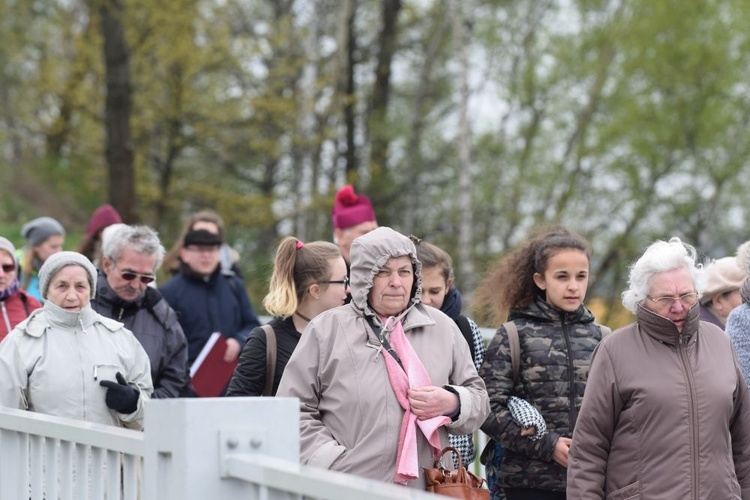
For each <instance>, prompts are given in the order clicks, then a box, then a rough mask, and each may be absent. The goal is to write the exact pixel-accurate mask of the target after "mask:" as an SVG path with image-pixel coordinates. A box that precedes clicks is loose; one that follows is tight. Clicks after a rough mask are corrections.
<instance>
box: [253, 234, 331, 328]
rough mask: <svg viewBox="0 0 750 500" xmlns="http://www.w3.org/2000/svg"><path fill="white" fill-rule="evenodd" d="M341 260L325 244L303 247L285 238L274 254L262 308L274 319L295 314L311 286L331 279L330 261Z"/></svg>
mask: <svg viewBox="0 0 750 500" xmlns="http://www.w3.org/2000/svg"><path fill="white" fill-rule="evenodd" d="M337 257H342V254H341V250H340V249H339V247H337V246H336V245H334V244H333V243H330V242H328V241H313V242H311V243H302V242H301V241H300V240H298V239H297V238H295V237H293V236H287V237H286V238H284V239H283V240H282V241H281V243H279V248H278V249H277V250H276V257H275V258H274V262H273V274H272V275H271V282H270V284H269V287H268V294H267V295H266V296H265V298H264V299H263V307H265V308H266V311H268V312H269V313H271V314H272V315H274V316H279V317H282V318H287V317H289V316H291V315H292V314H294V311H296V310H297V308H298V307H299V305H300V303H301V302H302V298H303V297H304V294H305V293H306V292H307V289H308V287H309V286H310V285H312V284H314V283H321V282H323V281H326V280H328V279H330V269H331V260H333V259H335V258H337Z"/></svg>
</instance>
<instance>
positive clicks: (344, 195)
mask: <svg viewBox="0 0 750 500" xmlns="http://www.w3.org/2000/svg"><path fill="white" fill-rule="evenodd" d="M331 222H333V241H334V243H336V244H337V245H338V246H339V248H340V249H341V253H342V254H343V255H344V260H345V261H346V265H347V267H348V266H349V263H350V260H349V249H350V248H351V246H352V241H354V238H357V237H358V236H362V235H363V234H367V233H369V232H370V231H372V230H373V229H376V228H377V227H378V221H377V219H376V218H375V210H373V208H372V203H371V202H370V198H368V197H367V196H365V195H363V194H359V195H358V194H356V193H355V192H354V186H352V185H350V184H347V185H346V186H344V187H342V188H341V189H339V190H338V192H337V193H336V198H335V200H334V203H333V209H332V210H331Z"/></svg>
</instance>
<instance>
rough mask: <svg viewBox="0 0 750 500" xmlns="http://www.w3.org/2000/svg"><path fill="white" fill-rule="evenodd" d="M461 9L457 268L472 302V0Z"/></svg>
mask: <svg viewBox="0 0 750 500" xmlns="http://www.w3.org/2000/svg"><path fill="white" fill-rule="evenodd" d="M456 6H457V9H458V12H457V15H455V16H454V20H455V21H454V23H455V24H454V29H455V33H456V35H457V36H456V37H455V40H456V42H457V43H458V45H459V53H460V57H459V60H460V65H461V69H460V72H459V75H460V97H459V107H458V161H459V166H458V207H459V208H458V210H459V218H460V221H461V222H460V224H459V232H458V242H459V244H458V266H457V267H458V269H459V271H460V273H459V276H460V277H461V286H462V288H463V292H464V296H465V297H466V301H467V302H469V301H470V298H471V293H472V292H473V290H474V282H475V277H474V260H473V258H474V256H473V251H472V250H473V243H472V242H473V241H474V218H473V212H472V210H473V207H472V203H471V193H472V172H471V170H472V168H471V125H470V123H469V118H468V114H469V97H470V92H471V90H470V88H469V72H470V67H469V59H470V52H471V47H470V45H471V38H472V24H473V19H472V17H471V12H472V6H471V3H470V1H469V0H465V1H464V2H461V3H460V4H456Z"/></svg>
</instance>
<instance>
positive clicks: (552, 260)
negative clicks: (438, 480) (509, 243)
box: [477, 227, 602, 500]
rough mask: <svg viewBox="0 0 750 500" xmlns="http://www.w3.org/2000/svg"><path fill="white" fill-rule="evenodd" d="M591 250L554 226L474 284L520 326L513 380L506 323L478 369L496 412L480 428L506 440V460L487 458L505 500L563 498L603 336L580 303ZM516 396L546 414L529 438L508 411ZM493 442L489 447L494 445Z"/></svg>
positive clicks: (485, 300) (497, 313)
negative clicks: (537, 434)
mask: <svg viewBox="0 0 750 500" xmlns="http://www.w3.org/2000/svg"><path fill="white" fill-rule="evenodd" d="M589 261H590V249H589V245H588V243H587V242H586V241H585V240H584V239H583V238H581V237H580V236H578V235H576V234H574V233H572V232H570V231H568V230H567V229H565V228H562V227H553V228H550V229H547V230H544V231H543V232H541V233H539V234H538V235H536V236H534V237H532V238H531V239H529V240H528V241H526V242H525V243H523V244H522V245H521V246H519V247H518V248H516V249H515V250H514V251H512V252H511V253H510V254H509V255H507V256H506V257H505V258H503V259H502V260H501V261H500V262H499V264H498V265H497V266H496V267H495V268H494V269H493V270H492V271H491V272H490V274H489V275H488V276H487V278H486V279H485V280H484V281H483V282H482V284H481V285H480V287H479V289H478V291H477V300H478V301H479V303H480V305H482V306H484V307H485V308H489V309H491V310H492V312H493V313H494V314H493V315H494V317H495V318H496V319H497V320H500V319H501V318H502V317H503V316H504V315H505V313H506V312H507V313H508V320H509V321H512V322H513V323H514V324H515V326H516V329H517V330H518V336H519V340H520V354H521V356H520V361H521V363H520V367H519V372H518V378H517V380H515V382H514V376H513V368H512V362H511V359H512V358H511V354H510V346H509V342H508V337H507V332H506V331H505V327H502V326H501V327H500V328H499V329H498V331H497V333H496V334H495V337H494V338H493V339H492V342H491V343H490V345H489V347H488V349H487V354H486V356H485V359H484V363H483V365H482V367H481V370H480V372H479V374H480V376H481V377H482V378H483V379H484V381H485V384H486V386H487V392H488V394H489V397H490V406H491V408H492V413H491V415H490V417H489V418H488V419H487V421H486V422H485V424H484V425H483V426H482V430H483V431H484V432H485V433H487V435H488V436H489V437H490V438H492V440H494V441H496V442H497V441H499V442H500V443H502V448H503V457H502V462H499V461H492V462H491V463H488V464H487V475H488V482H489V483H490V490H491V491H494V493H493V495H492V496H493V499H494V498H498V491H499V489H500V488H502V490H503V491H504V492H505V495H506V497H507V498H508V500H519V499H535V500H545V499H555V500H557V499H565V498H566V497H565V487H566V468H567V456H568V449H569V448H570V444H571V436H572V433H573V427H574V425H575V421H576V415H577V412H578V410H579V408H580V405H581V401H582V398H583V391H584V387H585V385H586V377H587V374H588V366H589V362H590V359H591V354H592V352H593V350H594V348H595V347H596V346H597V344H598V343H599V341H600V340H601V338H602V332H601V329H600V327H599V326H598V325H596V324H595V323H594V316H593V314H591V312H590V311H589V310H588V309H586V307H585V306H584V305H583V300H584V298H585V296H586V290H587V288H588V282H589ZM511 396H516V397H517V398H520V399H523V400H526V401H527V402H528V403H530V404H531V405H532V406H533V407H534V408H535V409H536V410H538V411H539V413H540V414H541V415H542V417H543V418H544V421H545V422H546V426H547V430H548V432H547V434H545V435H544V436H543V437H541V438H540V439H530V438H529V437H527V432H525V431H524V429H523V428H522V427H520V426H519V425H518V423H516V422H515V421H514V420H513V418H512V416H511V414H510V411H509V410H508V401H509V398H510V397H511ZM493 445H494V444H493V443H490V445H489V446H493Z"/></svg>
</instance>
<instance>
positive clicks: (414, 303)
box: [276, 228, 489, 489]
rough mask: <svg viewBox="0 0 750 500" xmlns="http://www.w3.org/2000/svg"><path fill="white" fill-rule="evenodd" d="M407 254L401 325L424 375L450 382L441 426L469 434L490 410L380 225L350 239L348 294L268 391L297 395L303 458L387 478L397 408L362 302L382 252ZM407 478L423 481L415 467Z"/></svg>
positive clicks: (396, 238)
mask: <svg viewBox="0 0 750 500" xmlns="http://www.w3.org/2000/svg"><path fill="white" fill-rule="evenodd" d="M403 255H409V256H411V257H412V261H413V262H414V267H415V285H414V289H413V292H412V299H411V307H410V309H408V312H407V313H406V315H405V316H404V317H403V328H404V332H405V334H406V338H407V340H408V341H409V342H410V343H411V345H412V347H413V348H414V351H415V352H416V353H417V355H418V356H419V358H420V359H421V361H422V363H423V364H424V366H425V368H426V370H427V372H428V374H429V376H430V380H431V382H432V384H433V385H435V386H444V385H450V386H451V387H452V388H454V390H455V391H456V392H457V394H458V396H459V399H460V405H461V406H460V413H459V415H458V418H457V419H456V420H455V421H454V422H452V423H450V424H448V425H447V426H445V427H442V428H440V431H439V432H440V440H441V443H442V444H443V445H447V444H448V432H450V433H452V434H468V433H471V432H474V431H475V430H477V429H478V428H479V426H480V425H481V424H482V422H483V421H484V419H485V418H486V416H487V414H488V413H489V402H488V399H487V391H486V390H485V387H484V383H483V382H482V380H481V379H480V378H479V376H478V375H477V371H476V368H475V367H474V365H473V363H472V360H471V355H470V353H469V347H468V345H467V344H466V341H465V340H464V338H463V336H462V335H461V333H460V331H459V330H458V327H457V326H456V324H455V322H453V320H451V319H450V318H449V317H448V316H446V315H445V314H443V313H441V312H440V311H438V310H437V309H435V308H432V307H426V306H423V305H422V304H419V300H420V297H421V281H422V280H421V265H420V264H419V262H418V261H417V260H416V252H415V250H414V246H413V244H412V243H411V241H409V239H408V238H406V237H404V236H403V235H400V234H398V233H396V232H395V231H393V230H391V229H389V228H379V229H377V230H375V231H373V232H371V233H368V234H367V235H365V236H361V237H359V238H357V239H356V240H355V241H354V243H353V245H352V267H351V279H352V302H351V303H349V304H347V305H344V306H340V307H337V308H334V309H331V310H328V311H326V312H324V313H321V314H319V315H318V316H316V317H315V318H314V319H313V320H312V322H311V323H310V324H309V325H308V327H307V328H306V329H305V332H304V333H303V334H302V340H300V343H299V344H298V346H297V349H296V350H295V351H294V353H293V354H292V357H291V359H290V360H289V363H288V364H287V366H286V370H285V372H284V376H283V377H282V379H281V384H280V386H279V390H278V392H277V394H276V395H277V396H287V397H297V398H299V399H300V410H301V416H300V419H301V422H300V426H301V450H300V451H301V460H302V463H303V464H307V465H314V466H318V467H322V468H328V469H331V470H336V471H340V472H350V473H352V474H357V475H360V476H364V477H367V478H371V479H376V480H380V481H392V480H393V476H394V473H395V470H396V454H397V448H398V441H399V431H400V428H401V421H402V417H403V415H404V410H403V409H402V408H401V406H400V405H399V403H398V400H397V399H396V394H395V393H394V391H393V389H392V387H391V384H390V382H389V379H388V372H387V371H386V366H385V362H384V360H383V356H384V355H386V353H385V351H382V350H381V346H380V342H379V341H378V339H377V337H376V335H375V333H374V332H373V331H372V329H371V328H370V326H369V325H368V323H367V321H366V319H365V318H366V317H367V316H369V317H371V318H373V321H375V322H376V323H380V319H379V318H378V316H377V315H376V314H375V313H374V311H373V310H372V309H371V308H370V306H369V305H368V303H367V295H368V292H369V290H370V288H371V287H372V284H373V277H374V275H375V274H376V273H377V271H378V270H379V269H380V268H381V267H382V266H383V265H384V264H385V262H386V261H387V260H388V259H389V258H390V257H398V256H403ZM417 441H418V455H419V465H420V467H432V465H433V457H432V455H431V451H430V446H429V444H428V443H427V440H426V439H425V438H424V436H423V435H422V434H421V433H419V432H418V433H417ZM410 486H413V487H417V488H421V489H424V477H420V480H418V481H413V482H412V483H411V484H410Z"/></svg>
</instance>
